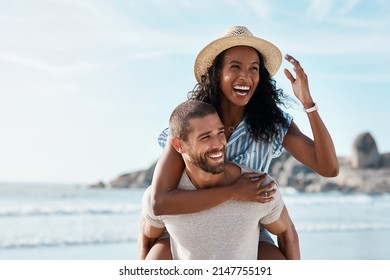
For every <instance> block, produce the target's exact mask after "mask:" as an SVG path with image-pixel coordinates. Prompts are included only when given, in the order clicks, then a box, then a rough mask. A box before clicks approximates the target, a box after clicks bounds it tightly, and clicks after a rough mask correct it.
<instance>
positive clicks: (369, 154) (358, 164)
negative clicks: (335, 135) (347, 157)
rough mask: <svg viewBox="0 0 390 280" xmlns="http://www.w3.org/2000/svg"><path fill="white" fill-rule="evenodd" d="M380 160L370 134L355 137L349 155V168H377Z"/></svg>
mask: <svg viewBox="0 0 390 280" xmlns="http://www.w3.org/2000/svg"><path fill="white" fill-rule="evenodd" d="M380 158H381V156H380V154H379V152H378V148H377V146H376V143H375V140H374V138H373V137H372V136H371V134H370V133H368V132H366V133H362V134H360V135H358V136H357V137H356V139H355V141H354V142H353V146H352V155H351V166H352V167H353V168H370V167H374V168H375V167H378V166H379V164H380Z"/></svg>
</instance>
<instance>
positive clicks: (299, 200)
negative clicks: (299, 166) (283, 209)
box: [282, 193, 375, 205]
mask: <svg viewBox="0 0 390 280" xmlns="http://www.w3.org/2000/svg"><path fill="white" fill-rule="evenodd" d="M282 195H283V193H282ZM283 200H284V201H285V202H286V204H289V205H290V204H299V205H322V204H324V205H331V204H340V205H345V204H348V205H353V204H365V205H367V204H370V203H374V202H375V199H374V198H373V197H371V196H369V195H365V194H357V195H348V196H344V195H334V194H327V195H324V194H320V195H316V194H303V195H296V196H295V195H283Z"/></svg>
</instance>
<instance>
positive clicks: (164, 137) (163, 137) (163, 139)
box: [157, 128, 169, 149]
mask: <svg viewBox="0 0 390 280" xmlns="http://www.w3.org/2000/svg"><path fill="white" fill-rule="evenodd" d="M168 138H169V128H166V129H164V130H163V131H162V132H161V133H160V135H159V136H158V139H157V141H158V144H159V145H160V147H161V148H163V149H164V148H165V146H166V145H167V141H168Z"/></svg>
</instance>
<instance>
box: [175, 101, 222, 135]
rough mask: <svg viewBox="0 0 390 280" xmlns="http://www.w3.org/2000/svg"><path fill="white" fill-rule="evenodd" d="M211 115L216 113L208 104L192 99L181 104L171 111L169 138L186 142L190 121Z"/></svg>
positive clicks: (189, 130)
mask: <svg viewBox="0 0 390 280" xmlns="http://www.w3.org/2000/svg"><path fill="white" fill-rule="evenodd" d="M213 114H217V111H216V110H215V109H214V107H213V106H211V105H210V104H208V103H205V102H202V101H198V100H193V99H190V100H187V101H185V102H183V103H181V104H180V105H178V106H177V107H176V108H175V109H174V110H173V112H172V114H171V117H170V119H169V129H170V135H171V137H177V138H180V139H181V140H183V141H187V140H188V134H189V133H190V132H191V129H190V127H189V122H190V120H192V119H196V118H204V117H206V116H208V115H213Z"/></svg>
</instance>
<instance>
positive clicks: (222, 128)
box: [197, 126, 225, 138]
mask: <svg viewBox="0 0 390 280" xmlns="http://www.w3.org/2000/svg"><path fill="white" fill-rule="evenodd" d="M224 130H225V127H224V126H221V127H220V128H218V132H221V131H224ZM211 132H212V130H209V131H206V132H203V133H201V134H199V135H198V137H197V138H201V137H203V136H206V135H209V134H210V133H211Z"/></svg>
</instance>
